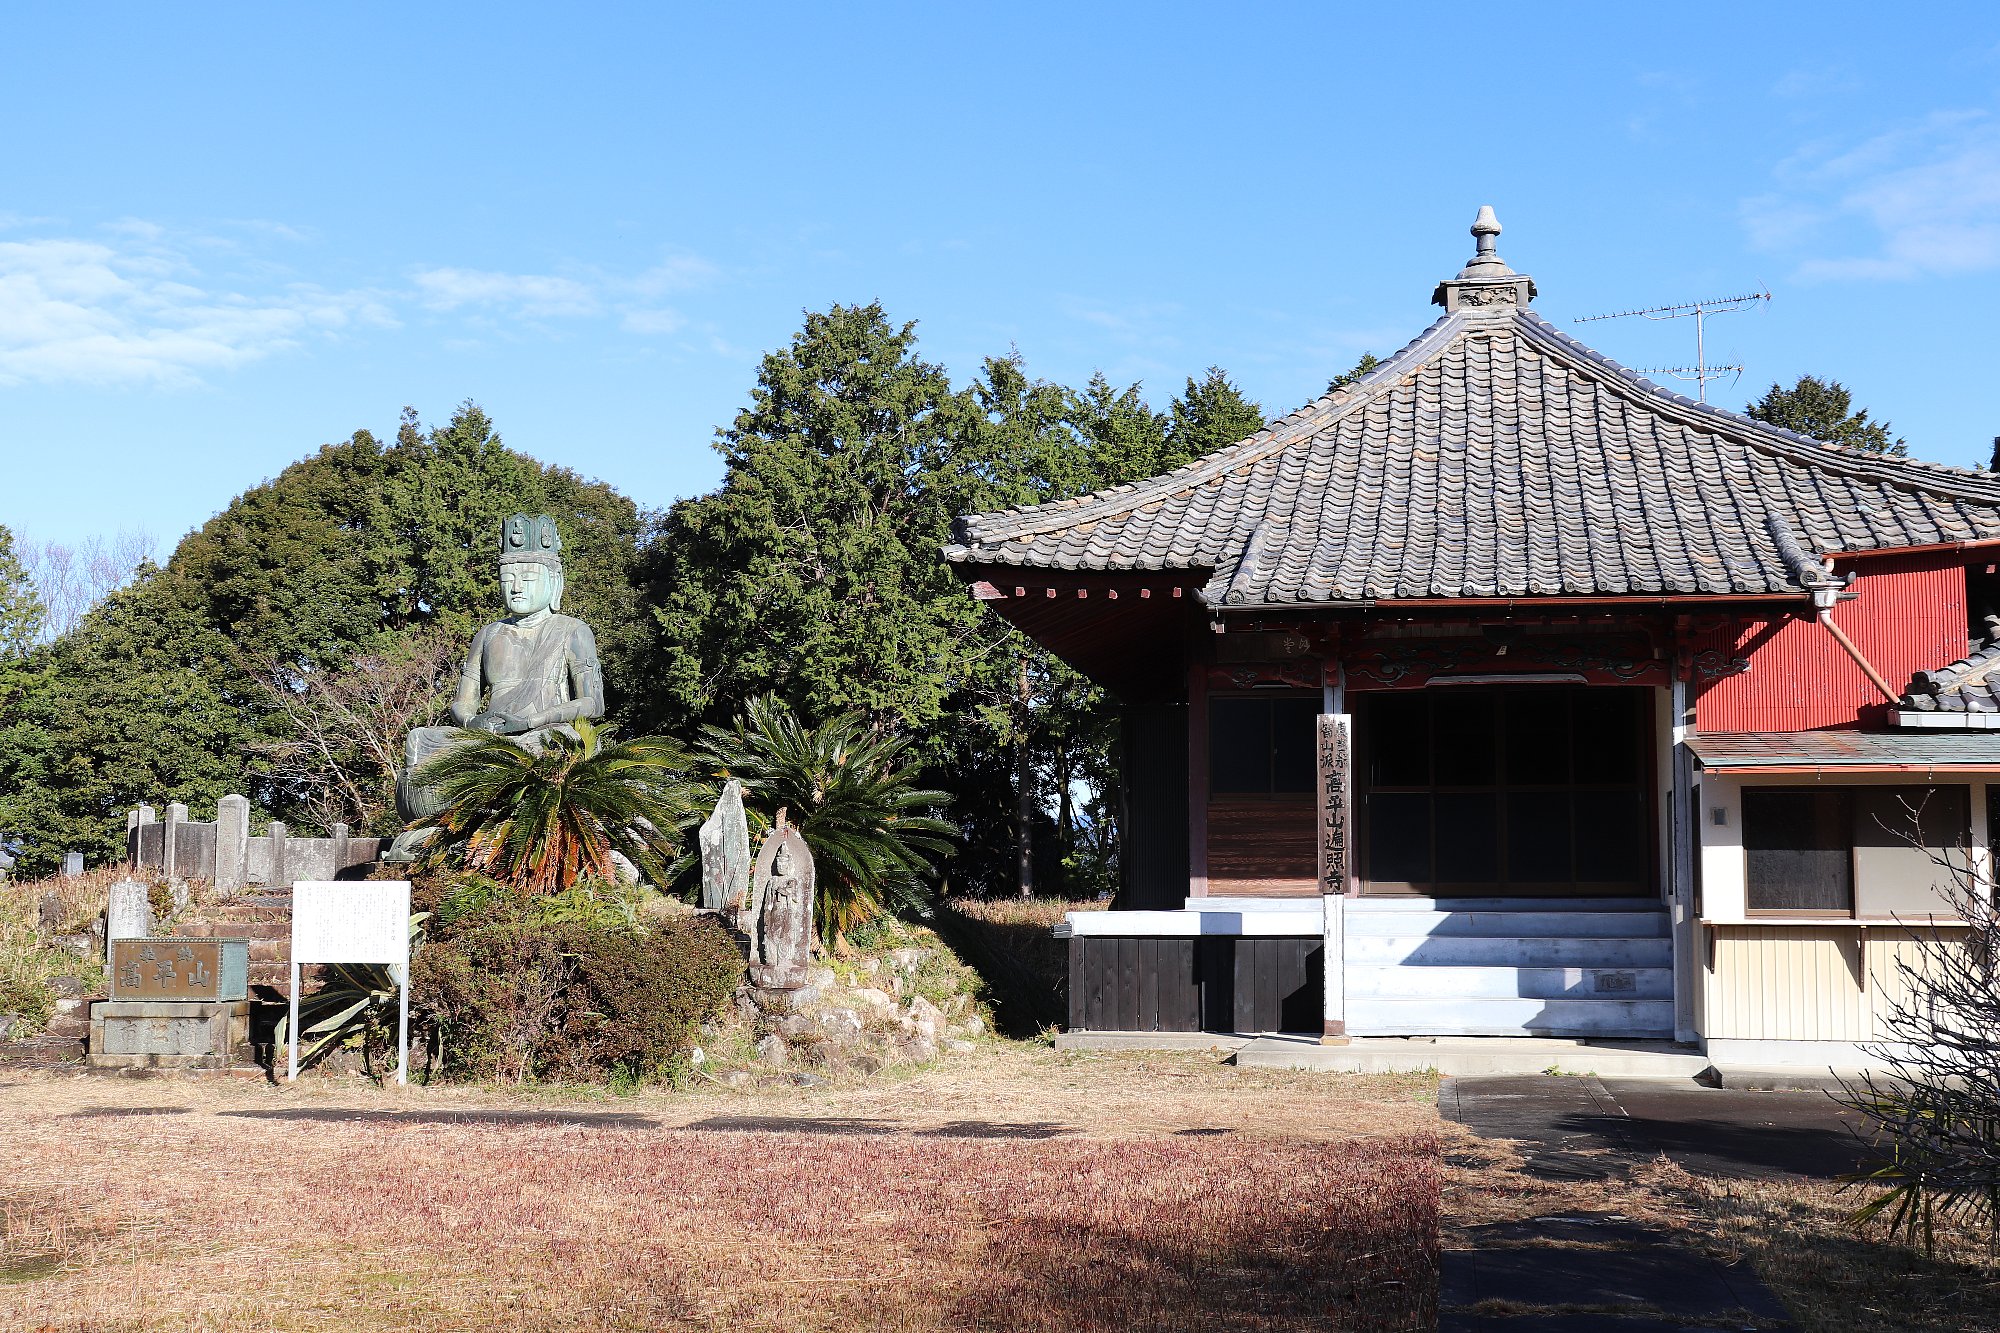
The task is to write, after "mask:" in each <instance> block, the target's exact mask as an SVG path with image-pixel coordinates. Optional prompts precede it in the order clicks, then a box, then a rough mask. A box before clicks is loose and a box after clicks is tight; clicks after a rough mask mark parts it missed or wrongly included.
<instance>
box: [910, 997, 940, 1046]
mask: <svg viewBox="0 0 2000 1333" xmlns="http://www.w3.org/2000/svg"><path fill="white" fill-rule="evenodd" d="M904 1021H905V1022H907V1023H908V1024H909V1025H910V1028H911V1030H912V1031H914V1032H915V1033H916V1035H918V1036H919V1037H922V1038H923V1039H924V1040H926V1041H935V1040H936V1039H937V1034H938V1031H939V1030H940V1029H941V1028H943V1027H944V1021H945V1020H944V1011H943V1010H941V1009H939V1008H938V1007H937V1006H936V1005H934V1004H932V1003H931V1002H930V1001H929V1000H926V999H925V998H924V997H923V996H921V995H919V996H918V997H917V998H916V999H914V1000H911V1001H910V1008H909V1010H908V1012H907V1013H906V1014H905V1015H904Z"/></svg>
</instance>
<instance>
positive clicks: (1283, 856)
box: [1208, 793, 1319, 898]
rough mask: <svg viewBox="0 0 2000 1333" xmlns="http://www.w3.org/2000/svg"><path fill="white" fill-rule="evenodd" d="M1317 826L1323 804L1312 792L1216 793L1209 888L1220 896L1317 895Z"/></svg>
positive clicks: (1210, 820)
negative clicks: (1229, 794)
mask: <svg viewBox="0 0 2000 1333" xmlns="http://www.w3.org/2000/svg"><path fill="white" fill-rule="evenodd" d="M1317 830H1318V809H1317V804H1316V800H1315V797H1314V796H1313V794H1312V793H1304V794H1301V795H1298V796H1267V797H1254V798H1253V797H1219V796H1218V797H1213V798H1211V799H1210V800H1209V802H1208V892H1209V893H1210V894H1211V895H1214V896H1217V897H1227V896H1231V895H1234V896H1239V897H1268V898H1310V897H1314V896H1316V895H1317V894H1318V893H1319V844H1318V842H1317V841H1316V840H1315V837H1314V835H1315V833H1316V832H1317Z"/></svg>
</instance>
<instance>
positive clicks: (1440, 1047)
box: [1233, 1036, 1709, 1322]
mask: <svg viewBox="0 0 2000 1333" xmlns="http://www.w3.org/2000/svg"><path fill="white" fill-rule="evenodd" d="M1233 1062H1234V1063H1235V1064H1238V1065H1242V1066H1244V1067H1246V1068H1253V1069H1313V1070H1330V1071H1336V1072H1340V1073H1356V1074H1402V1073H1418V1072H1422V1071H1424V1070H1436V1071H1437V1072H1438V1073H1440V1074H1444V1075H1447V1076H1450V1075H1469V1074H1540V1073H1544V1072H1547V1071H1549V1070H1557V1071H1560V1072H1562V1073H1565V1074H1595V1075H1597V1076H1598V1077H1599V1078H1662V1079H1668V1078H1670V1079H1693V1078H1695V1077H1696V1076H1698V1075H1700V1074H1701V1073H1702V1072H1703V1071H1704V1070H1706V1069H1708V1068H1709V1061H1708V1057H1707V1056H1705V1055H1698V1054H1696V1053H1695V1052H1693V1051H1690V1050H1689V1049H1688V1048H1686V1047H1685V1046H1677V1045H1675V1044H1673V1043H1672V1042H1668V1041H1644V1040H1640V1041H1618V1040H1610V1041H1579V1040H1566V1039H1561V1038H1554V1037H1519V1036H1516V1037H1439V1038H1437V1039H1436V1040H1417V1041H1411V1040H1409V1039H1408V1038H1403V1037H1357V1038H1355V1039H1354V1040H1353V1041H1351V1042H1349V1043H1348V1044H1347V1045H1345V1046H1322V1045H1320V1044H1319V1043H1318V1042H1316V1041H1314V1040H1312V1039H1311V1038H1300V1037H1259V1038H1257V1039H1256V1040H1255V1041H1252V1042H1249V1043H1248V1044H1246V1045H1245V1046H1243V1047H1242V1048H1240V1049H1239V1050H1238V1051H1237V1052H1236V1054H1235V1056H1234V1057H1233ZM1613 1322H1615V1321H1613Z"/></svg>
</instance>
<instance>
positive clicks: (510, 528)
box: [500, 514, 562, 569]
mask: <svg viewBox="0 0 2000 1333" xmlns="http://www.w3.org/2000/svg"><path fill="white" fill-rule="evenodd" d="M500 563H501V564H503V565H507V564H519V563H525V564H531V565H547V566H548V567H549V568H550V569H561V568H562V534H561V533H560V532H557V531H556V521H555V520H554V519H552V518H550V517H549V516H548V515H547V514H537V515H536V516H534V517H533V518H530V517H528V515H526V514H516V515H514V516H513V517H512V518H510V519H508V520H507V521H506V522H505V523H503V524H501V525H500Z"/></svg>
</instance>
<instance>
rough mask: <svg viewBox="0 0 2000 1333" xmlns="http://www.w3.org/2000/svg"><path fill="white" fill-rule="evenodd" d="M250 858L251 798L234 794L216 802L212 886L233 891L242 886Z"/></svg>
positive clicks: (225, 890)
mask: <svg viewBox="0 0 2000 1333" xmlns="http://www.w3.org/2000/svg"><path fill="white" fill-rule="evenodd" d="M249 862H250V802H249V800H248V798H246V797H242V796H236V795H229V796H225V797H223V798H222V799H221V800H220V801H217V802H216V804H215V889H216V892H218V893H235V892H238V891H239V890H241V889H242V888H243V881H244V880H245V878H247V876H246V873H245V872H246V871H247V870H248V869H249Z"/></svg>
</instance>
